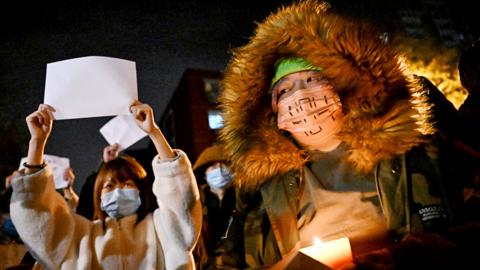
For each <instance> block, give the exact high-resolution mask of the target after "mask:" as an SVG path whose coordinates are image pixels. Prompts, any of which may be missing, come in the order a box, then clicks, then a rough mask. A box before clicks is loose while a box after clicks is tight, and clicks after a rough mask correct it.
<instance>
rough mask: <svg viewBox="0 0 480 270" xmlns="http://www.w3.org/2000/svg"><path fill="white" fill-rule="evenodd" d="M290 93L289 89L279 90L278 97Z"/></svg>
mask: <svg viewBox="0 0 480 270" xmlns="http://www.w3.org/2000/svg"><path fill="white" fill-rule="evenodd" d="M288 91H290V89H289V88H282V89H280V90H278V96H279V97H280V96H281V95H283V94H285V93H287V92H288Z"/></svg>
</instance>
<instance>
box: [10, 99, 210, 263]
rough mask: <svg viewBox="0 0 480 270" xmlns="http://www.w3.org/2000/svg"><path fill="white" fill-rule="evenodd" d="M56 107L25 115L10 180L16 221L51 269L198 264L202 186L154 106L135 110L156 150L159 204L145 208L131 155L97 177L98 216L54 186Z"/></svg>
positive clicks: (136, 104) (139, 171) (32, 248)
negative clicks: (48, 154) (20, 155)
mask: <svg viewBox="0 0 480 270" xmlns="http://www.w3.org/2000/svg"><path fill="white" fill-rule="evenodd" d="M53 111H54V108H52V107H51V106H49V105H45V104H42V105H40V106H39V109H38V110H37V111H35V112H33V113H32V114H30V115H29V116H28V117H27V118H26V122H27V125H28V129H29V131H30V135H31V139H30V142H29V149H28V155H27V161H26V163H25V164H24V166H25V169H24V170H22V171H20V173H19V174H18V175H17V176H16V178H15V179H14V180H13V181H12V187H13V195H12V199H11V203H10V208H11V216H12V220H13V223H14V224H15V226H16V228H17V230H18V233H19V235H20V236H21V238H22V240H23V241H24V242H25V244H26V245H27V246H28V247H29V249H30V251H31V252H32V254H33V255H34V257H35V258H36V259H37V261H38V262H39V263H40V264H41V265H42V266H43V267H44V268H45V269H194V268H195V267H194V262H193V257H192V253H191V251H192V249H193V247H194V245H195V243H196V240H197V238H198V234H199V231H200V227H201V218H202V217H201V206H200V201H199V195H198V188H197V185H196V181H195V177H194V175H193V173H192V170H191V164H190V162H189V160H188V158H187V156H186V155H185V153H183V152H182V151H180V150H172V149H171V148H170V146H169V144H168V143H167V141H166V140H165V138H164V136H163V134H162V132H161V130H160V129H159V128H158V126H157V125H156V124H155V121H154V117H153V112H152V109H151V107H150V106H149V105H147V104H142V103H140V102H138V101H136V102H134V103H133V104H132V105H131V107H130V111H131V113H132V114H133V115H134V117H135V119H136V122H137V124H138V126H139V127H140V128H141V129H143V130H144V131H145V132H146V133H147V134H148V135H149V137H150V139H151V140H152V141H153V143H154V145H155V147H156V149H157V151H158V155H157V156H156V157H155V158H154V159H153V161H152V166H153V171H154V174H155V181H154V184H153V188H152V189H153V193H154V195H155V196H156V198H157V203H158V208H157V209H156V210H155V211H154V212H153V213H146V211H145V209H146V207H145V205H143V207H142V204H144V202H142V197H144V196H145V194H146V193H147V192H146V190H145V189H144V185H143V184H142V179H141V178H143V177H142V175H143V176H144V171H143V168H141V166H140V165H139V164H138V163H136V162H135V161H134V160H132V159H128V158H127V159H123V160H117V161H116V162H117V165H114V164H113V163H112V164H110V165H108V163H107V164H106V166H105V167H104V168H102V169H101V170H100V172H99V175H98V177H97V180H96V188H95V194H94V197H95V201H94V205H95V209H96V217H97V220H95V221H93V222H91V221H89V220H87V219H85V218H83V217H82V216H79V215H77V214H75V213H74V212H73V211H72V210H71V209H70V208H69V207H68V205H67V204H66V203H65V201H64V200H63V199H62V198H61V196H60V195H58V194H57V193H56V192H55V187H54V185H53V181H52V170H51V168H49V166H48V165H45V163H44V162H43V153H44V149H45V145H46V142H47V139H48V136H49V135H50V133H51V130H52V122H53V121H52V120H53V114H52V112H53ZM119 164H120V165H119ZM122 164H123V165H122ZM139 166H140V167H139ZM142 171H143V173H142Z"/></svg>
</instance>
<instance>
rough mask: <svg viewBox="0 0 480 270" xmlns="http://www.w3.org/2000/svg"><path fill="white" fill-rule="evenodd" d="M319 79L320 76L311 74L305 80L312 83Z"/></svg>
mask: <svg viewBox="0 0 480 270" xmlns="http://www.w3.org/2000/svg"><path fill="white" fill-rule="evenodd" d="M321 80H322V78H320V77H315V76H311V77H308V78H307V80H306V81H307V83H313V82H319V81H321Z"/></svg>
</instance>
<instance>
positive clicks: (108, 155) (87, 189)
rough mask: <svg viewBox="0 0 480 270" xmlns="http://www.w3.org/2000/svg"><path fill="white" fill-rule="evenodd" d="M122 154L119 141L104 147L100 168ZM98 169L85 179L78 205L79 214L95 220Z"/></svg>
mask: <svg viewBox="0 0 480 270" xmlns="http://www.w3.org/2000/svg"><path fill="white" fill-rule="evenodd" d="M119 154H120V145H119V144H118V143H115V144H112V145H107V146H105V148H103V155H102V163H101V164H100V166H99V168H100V167H101V166H102V165H103V164H104V163H107V162H109V161H110V160H113V159H116V158H117V157H118V156H119ZM97 174H98V170H97V171H93V172H92V173H91V174H90V175H89V176H88V177H87V179H86V180H85V183H84V184H83V186H82V190H81V192H80V200H79V203H78V207H77V214H79V215H82V216H84V217H86V218H88V219H90V220H93V212H94V210H93V191H94V187H95V179H96V178H97Z"/></svg>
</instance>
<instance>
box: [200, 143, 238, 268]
mask: <svg viewBox="0 0 480 270" xmlns="http://www.w3.org/2000/svg"><path fill="white" fill-rule="evenodd" d="M228 165H229V161H228V158H227V156H226V155H225V150H223V148H222V146H221V145H219V144H214V145H212V146H210V147H207V148H206V149H205V150H203V151H202V153H201V154H200V156H199V157H198V158H197V160H196V161H195V163H194V164H193V171H194V173H195V176H196V178H197V180H198V181H199V190H200V198H201V201H202V206H203V224H202V233H201V235H200V238H199V240H198V243H197V246H196V247H195V250H194V257H195V263H196V265H197V269H204V268H205V267H206V266H207V263H208V260H209V259H212V258H213V256H214V251H215V248H216V246H217V244H218V243H219V242H220V240H221V239H222V238H223V237H225V233H226V230H227V227H228V225H229V220H230V217H231V214H232V212H233V210H234V208H235V188H234V187H233V185H232V179H233V178H232V175H231V173H230V171H229V169H228Z"/></svg>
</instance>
